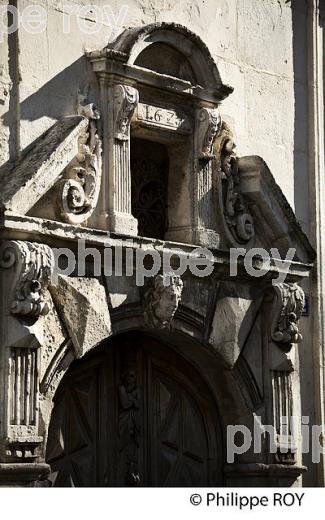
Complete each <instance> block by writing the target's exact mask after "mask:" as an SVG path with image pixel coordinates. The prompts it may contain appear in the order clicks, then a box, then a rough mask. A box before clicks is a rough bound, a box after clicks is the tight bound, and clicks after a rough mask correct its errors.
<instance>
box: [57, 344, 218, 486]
mask: <svg viewBox="0 0 325 520" xmlns="http://www.w3.org/2000/svg"><path fill="white" fill-rule="evenodd" d="M218 426H219V425H218V415H217V413H216V410H215V407H214V404H213V402H212V399H211V397H210V394H209V389H208V388H207V387H206V385H205V384H204V382H203V381H202V379H201V377H200V376H199V374H198V373H197V372H196V370H194V369H193V368H192V367H191V366H190V365H189V364H188V363H187V362H186V361H185V360H184V359H183V358H182V357H181V356H179V355H177V354H176V353H175V352H174V351H173V350H171V349H170V348H168V347H167V346H166V345H162V344H160V343H159V342H157V341H156V340H154V339H152V338H150V337H147V336H144V335H138V334H128V335H122V336H119V337H116V338H114V339H112V340H110V341H109V342H108V343H107V344H106V345H103V346H102V347H100V349H98V351H97V352H95V353H92V354H91V355H89V356H88V357H86V358H84V359H83V360H80V361H78V362H75V364H74V365H73V366H72V367H71V368H70V369H69V371H68V373H67V374H66V376H65V378H64V379H63V381H62V383H61V385H60V387H59V389H58V391H57V393H56V396H55V403H54V409H53V414H52V418H51V423H50V428H49V437H48V444H47V462H48V463H49V464H50V465H51V469H52V473H51V479H52V482H53V485H55V486H127V485H131V486H132V485H140V486H200V485H201V486H207V485H220V484H221V481H220V474H221V472H220V467H221V463H222V454H221V452H220V451H221V450H220V443H219V438H220V437H219V428H218Z"/></svg>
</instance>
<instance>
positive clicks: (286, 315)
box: [271, 283, 305, 349]
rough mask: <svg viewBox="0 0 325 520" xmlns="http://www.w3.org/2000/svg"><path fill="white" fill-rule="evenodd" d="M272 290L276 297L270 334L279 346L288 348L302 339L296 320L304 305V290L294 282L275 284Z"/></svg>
mask: <svg viewBox="0 0 325 520" xmlns="http://www.w3.org/2000/svg"><path fill="white" fill-rule="evenodd" d="M274 290H275V293H276V298H275V303H274V305H275V310H274V317H273V322H272V332H271V336H272V339H273V341H275V342H276V343H278V344H279V346H282V348H287V349H290V348H291V347H292V344H293V343H300V341H301V340H302V335H301V334H300V332H299V329H298V321H299V318H300V316H301V314H302V311H303V308H304V305H305V295H304V291H303V290H302V288H301V287H299V285H297V284H296V283H279V284H275V285H274Z"/></svg>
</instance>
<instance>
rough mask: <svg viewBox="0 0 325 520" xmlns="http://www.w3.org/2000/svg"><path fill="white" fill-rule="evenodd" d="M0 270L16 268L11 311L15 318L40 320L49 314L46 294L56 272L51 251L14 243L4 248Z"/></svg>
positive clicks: (5, 245) (31, 243)
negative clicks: (22, 317) (17, 316)
mask: <svg viewBox="0 0 325 520" xmlns="http://www.w3.org/2000/svg"><path fill="white" fill-rule="evenodd" d="M0 267H1V268H3V269H9V268H12V267H14V268H15V279H14V280H13V283H12V286H13V287H14V294H13V297H12V301H11V305H10V311H11V313H12V314H14V315H19V316H26V317H27V316H28V317H32V318H38V317H39V316H41V315H45V314H47V313H48V311H49V308H48V305H47V303H46V300H45V295H44V292H45V290H46V288H47V287H48V285H49V283H50V281H51V277H52V274H53V269H54V256H53V252H52V250H51V248H50V247H48V246H46V245H44V244H37V243H34V242H27V241H26V242H25V241H20V240H17V241H16V240H13V241H10V242H6V243H5V244H3V246H2V249H1V255H0Z"/></svg>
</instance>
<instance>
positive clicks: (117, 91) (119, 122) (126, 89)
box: [114, 85, 139, 141]
mask: <svg viewBox="0 0 325 520" xmlns="http://www.w3.org/2000/svg"><path fill="white" fill-rule="evenodd" d="M138 102H139V93H138V91H137V89H135V88H134V87H130V86H128V85H115V86H114V136H115V139H118V140H120V141H126V140H128V139H129V135H130V122H131V118H132V115H133V113H134V110H135V108H136V106H137V104H138Z"/></svg>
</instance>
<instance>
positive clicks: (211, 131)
mask: <svg viewBox="0 0 325 520" xmlns="http://www.w3.org/2000/svg"><path fill="white" fill-rule="evenodd" d="M220 126H221V116H220V113H219V110H218V109H217V108H202V109H201V110H200V112H199V128H198V140H199V144H198V146H199V159H207V160H208V159H212V158H213V157H214V154H213V141H214V139H215V137H216V135H217V133H218V131H219V130H220Z"/></svg>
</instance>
